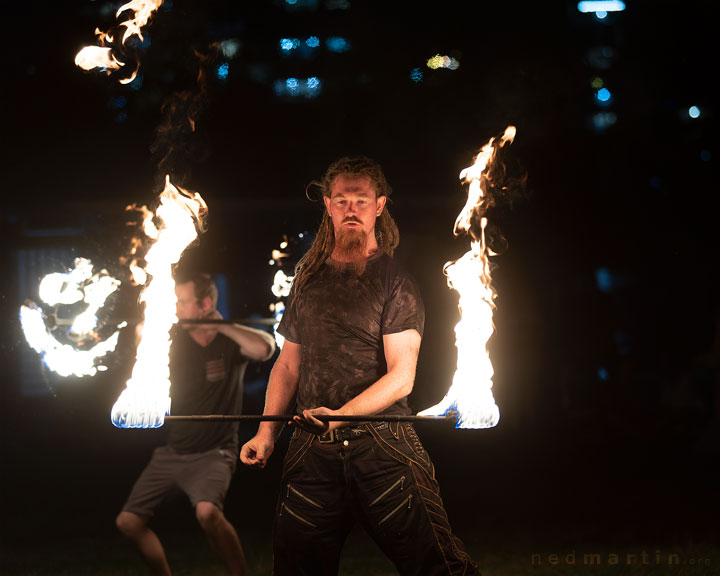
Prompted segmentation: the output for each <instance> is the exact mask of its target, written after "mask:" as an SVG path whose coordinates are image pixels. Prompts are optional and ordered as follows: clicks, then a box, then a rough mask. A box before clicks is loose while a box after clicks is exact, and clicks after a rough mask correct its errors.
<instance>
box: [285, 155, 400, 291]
mask: <svg viewBox="0 0 720 576" xmlns="http://www.w3.org/2000/svg"><path fill="white" fill-rule="evenodd" d="M338 176H349V177H351V178H362V177H368V178H370V185H371V187H372V189H373V190H374V191H375V197H376V198H379V197H380V196H386V197H388V199H389V197H390V194H391V193H392V189H391V188H390V185H389V184H388V181H387V180H386V178H385V174H384V173H383V171H382V168H381V167H380V164H378V163H377V162H375V161H374V160H371V159H370V158H368V157H366V156H352V157H344V158H340V159H339V160H336V161H335V162H333V163H332V164H330V166H329V167H328V169H327V171H326V172H325V175H324V176H323V178H322V180H321V181H319V182H318V181H315V182H312V183H311V185H315V186H316V187H317V188H319V189H320V191H321V192H322V195H323V196H327V197H328V198H329V197H330V195H331V193H332V185H333V183H334V182H335V180H336V179H337V177H338ZM323 208H324V207H323ZM375 240H376V241H377V245H378V251H380V252H385V253H386V254H387V255H389V256H392V255H393V253H394V252H395V248H397V245H398V243H399V242H400V233H399V232H398V229H397V225H396V224H395V221H394V220H393V219H392V217H391V216H390V212H389V211H388V206H387V204H386V205H385V209H384V210H383V212H382V214H380V216H379V217H378V219H377V221H376V222H375ZM334 248H335V231H334V229H333V224H332V220H331V219H330V216H329V214H328V213H327V210H325V209H324V211H323V218H322V221H321V222H320V226H319V228H318V231H317V235H316V236H315V241H314V242H313V244H312V246H311V247H310V250H308V251H307V253H306V254H305V255H304V256H303V257H302V258H301V259H300V261H299V262H298V263H297V266H296V267H295V280H294V281H293V284H294V291H295V294H296V295H297V294H298V293H299V292H300V290H301V289H302V287H303V285H304V284H305V282H306V281H307V280H308V278H310V276H312V275H313V274H315V272H317V271H318V269H319V268H320V266H322V265H323V263H324V262H325V261H326V260H327V259H328V258H329V257H330V255H331V254H332V252H333V249H334Z"/></svg>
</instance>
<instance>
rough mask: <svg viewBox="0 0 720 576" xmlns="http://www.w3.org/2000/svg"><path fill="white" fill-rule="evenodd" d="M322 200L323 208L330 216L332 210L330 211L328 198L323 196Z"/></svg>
mask: <svg viewBox="0 0 720 576" xmlns="http://www.w3.org/2000/svg"><path fill="white" fill-rule="evenodd" d="M323 202H325V208H326V209H327V211H328V214H329V215H330V217H332V212H331V211H330V198H328V197H327V196H323Z"/></svg>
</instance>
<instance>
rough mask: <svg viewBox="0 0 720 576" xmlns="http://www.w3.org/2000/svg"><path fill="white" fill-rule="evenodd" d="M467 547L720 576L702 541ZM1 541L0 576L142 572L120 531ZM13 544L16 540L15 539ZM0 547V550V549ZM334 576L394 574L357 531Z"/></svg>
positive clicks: (613, 571)
mask: <svg viewBox="0 0 720 576" xmlns="http://www.w3.org/2000/svg"><path fill="white" fill-rule="evenodd" d="M186 528H187V529H186V530H179V531H178V530H173V531H170V532H164V533H162V537H163V539H164V541H165V545H166V549H167V553H168V558H169V561H170V563H171V565H172V567H173V570H174V574H175V575H176V576H221V575H224V574H225V571H224V569H223V567H222V565H221V564H220V563H219V561H218V560H217V558H216V557H215V556H214V554H213V552H212V550H211V549H210V547H209V545H208V544H207V543H206V542H205V540H204V539H203V536H202V534H201V533H200V532H199V530H196V529H195V528H194V527H193V526H192V525H188V526H186ZM240 536H241V540H242V541H243V546H244V549H245V553H246V556H247V561H248V567H249V574H250V575H257V576H263V575H270V574H271V571H272V570H271V562H272V561H271V546H270V541H269V538H267V535H266V534H259V533H241V534H240ZM462 536H463V539H464V541H465V544H466V546H467V548H468V551H469V552H470V554H471V555H472V556H473V558H474V559H475V560H476V561H477V562H478V564H479V566H480V569H481V572H482V573H483V575H484V576H567V575H573V576H576V575H583V574H587V575H588V576H590V575H592V576H670V575H672V576H708V575H711V574H720V549H718V547H717V546H715V545H713V544H711V543H709V542H693V541H686V542H684V543H682V544H677V543H676V544H659V543H658V542H657V541H653V542H641V541H637V542H623V543H622V544H611V543H608V542H600V541H592V540H588V539H587V538H585V537H583V536H582V535H581V534H580V535H578V538H577V539H573V538H571V537H570V538H568V537H567V536H565V537H560V536H558V535H553V536H552V537H551V538H548V534H537V535H536V536H535V537H533V535H531V534H529V533H527V532H526V533H524V534H523V533H516V534H498V533H496V534H494V535H488V533H487V531H485V530H484V531H482V532H481V531H475V532H473V531H468V530H463V534H462ZM31 541H32V540H31V539H29V538H28V537H27V535H23V536H22V538H17V539H15V538H12V537H9V538H5V539H4V541H3V554H2V560H1V562H0V574H2V575H8V576H10V575H13V576H15V575H23V576H86V575H87V576H90V575H92V576H133V575H142V574H146V572H145V570H144V567H143V565H142V564H141V562H140V560H139V558H138V557H137V556H136V555H135V553H134V551H133V550H132V549H131V548H130V546H129V545H128V543H126V542H125V541H124V540H123V539H122V538H121V537H120V536H118V535H114V534H103V535H98V536H96V537H92V536H86V537H68V536H67V535H63V534H59V535H58V536H57V537H56V538H54V539H47V540H45V541H43V542H37V543H35V544H32V545H31V544H30V542H31ZM14 542H16V543H15V544H14ZM6 545H7V547H6ZM339 574H340V576H393V575H397V574H398V573H397V571H396V570H395V569H394V567H393V565H392V564H391V563H390V562H389V560H388V559H387V558H385V557H384V556H383V555H382V553H381V552H380V551H379V550H378V549H377V547H376V546H375V544H374V543H373V542H372V541H371V540H370V539H369V538H368V537H367V536H366V535H365V534H364V533H363V532H362V531H360V530H357V531H355V532H353V533H352V534H351V535H350V538H349V539H348V541H347V543H346V546H345V549H344V552H343V558H342V562H341V566H340V571H339Z"/></svg>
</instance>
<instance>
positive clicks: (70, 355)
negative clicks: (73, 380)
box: [20, 258, 125, 376]
mask: <svg viewBox="0 0 720 576" xmlns="http://www.w3.org/2000/svg"><path fill="white" fill-rule="evenodd" d="M119 286H120V281H119V280H117V279H116V278H113V277H112V276H110V275H109V274H108V273H107V272H106V271H105V270H101V271H100V272H97V273H95V274H93V264H92V262H91V261H90V260H88V259H87V258H76V259H75V268H73V269H72V270H70V271H69V272H66V273H53V274H48V275H46V276H45V277H43V279H42V280H41V281H40V286H39V288H38V292H39V295H40V299H41V300H42V301H43V302H44V303H45V304H47V305H48V306H62V305H83V306H85V309H84V310H83V311H82V312H81V313H79V314H78V315H77V316H75V317H74V318H71V319H64V318H59V317H57V315H56V316H55V318H54V319H52V321H51V326H50V327H49V326H48V324H47V323H46V314H45V313H44V312H43V310H42V308H40V307H39V306H37V305H36V304H34V303H29V304H26V305H23V306H22V307H21V308H20V324H21V326H22V330H23V333H24V334H25V338H26V340H27V342H28V344H29V345H30V347H31V348H32V349H33V350H35V351H36V352H38V353H39V354H40V355H41V357H42V359H43V362H44V363H45V366H47V367H48V369H50V370H52V371H53V372H56V373H57V374H59V375H60V376H72V375H74V376H93V375H95V374H96V373H97V371H98V370H102V369H104V368H105V367H104V366H103V365H102V364H99V363H98V360H99V359H100V358H102V357H103V356H105V355H106V354H107V353H108V352H112V351H113V350H115V346H116V345H117V341H118V335H119V333H120V332H119V329H120V328H122V327H124V326H125V323H121V324H120V325H118V326H117V328H118V329H117V330H116V331H115V332H114V333H113V334H112V335H111V336H110V337H109V338H107V339H105V340H100V338H99V336H98V335H97V334H96V333H95V329H96V328H97V325H98V318H97V313H98V311H99V310H100V309H101V308H102V307H103V306H104V305H105V301H106V300H107V298H108V296H110V294H112V293H113V292H115V290H117V289H118V287H119ZM67 325H70V328H69V330H67V331H66V335H67V337H68V338H69V339H70V340H72V341H74V342H75V343H77V345H72V344H69V343H63V342H61V341H60V340H58V339H57V338H56V337H55V336H54V335H53V333H52V331H53V329H57V328H62V327H63V326H67ZM63 329H64V328H63ZM89 343H93V346H92V347H89V348H87V345H88V344H89ZM78 346H80V347H78Z"/></svg>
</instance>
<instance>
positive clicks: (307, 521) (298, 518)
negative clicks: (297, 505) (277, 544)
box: [280, 504, 317, 528]
mask: <svg viewBox="0 0 720 576" xmlns="http://www.w3.org/2000/svg"><path fill="white" fill-rule="evenodd" d="M283 510H285V511H287V513H288V514H290V516H292V517H293V518H295V519H296V520H298V521H299V522H302V523H303V524H305V525H306V526H311V527H313V528H317V526H316V525H315V524H313V523H312V522H310V520H306V519H305V518H303V517H302V516H300V515H299V514H298V513H297V512H294V511H293V510H291V509H290V508H288V507H287V504H283V505H282V507H281V508H280V516H282V511H283Z"/></svg>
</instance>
